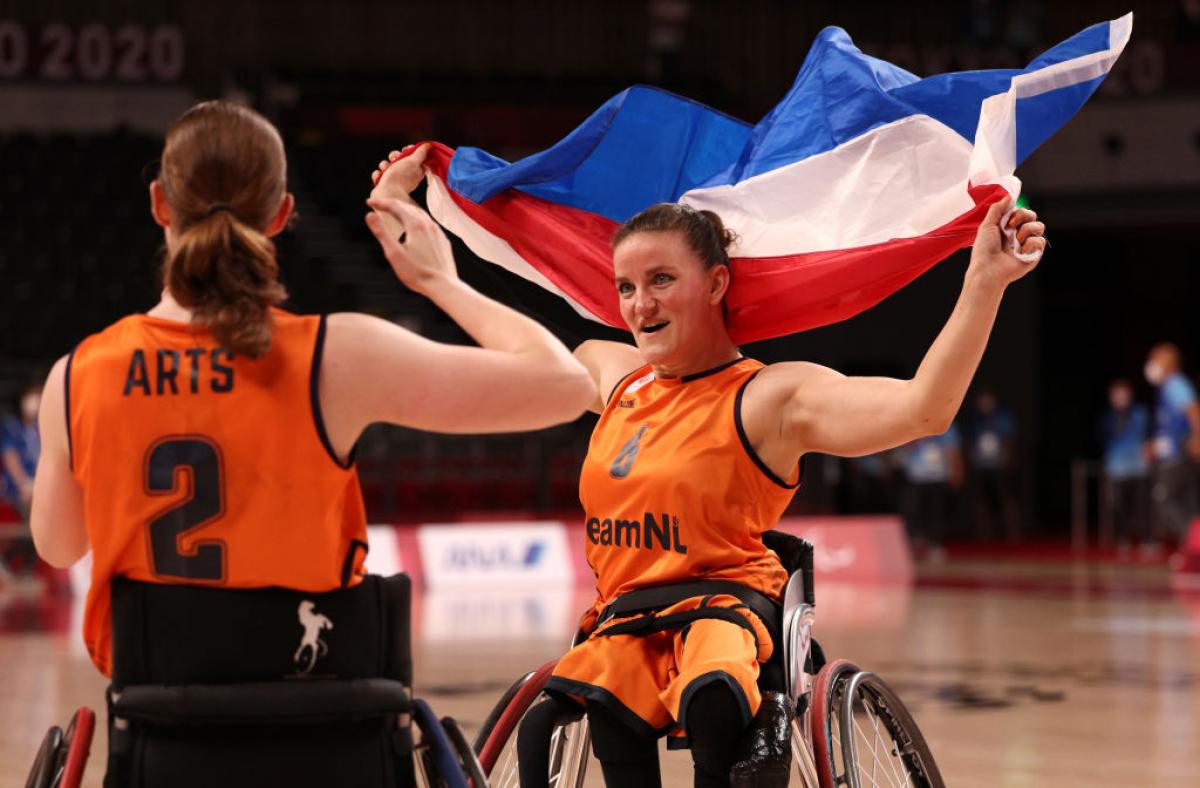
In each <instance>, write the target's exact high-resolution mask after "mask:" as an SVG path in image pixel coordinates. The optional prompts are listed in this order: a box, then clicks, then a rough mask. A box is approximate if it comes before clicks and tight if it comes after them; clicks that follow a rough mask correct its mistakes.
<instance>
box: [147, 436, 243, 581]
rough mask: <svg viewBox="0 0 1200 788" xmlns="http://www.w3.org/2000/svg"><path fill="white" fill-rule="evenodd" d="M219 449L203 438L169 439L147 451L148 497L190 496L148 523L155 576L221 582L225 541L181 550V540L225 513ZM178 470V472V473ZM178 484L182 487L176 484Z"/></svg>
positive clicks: (156, 443)
mask: <svg viewBox="0 0 1200 788" xmlns="http://www.w3.org/2000/svg"><path fill="white" fill-rule="evenodd" d="M222 466H223V463H222V462H221V450H220V449H219V448H218V447H217V445H216V444H215V443H213V442H212V440H210V439H209V438H206V437H204V436H203V435H172V436H170V437H167V438H161V439H159V440H157V441H155V442H154V443H153V444H152V445H151V446H150V448H149V449H148V450H147V451H146V459H145V476H144V483H145V487H146V494H147V495H171V494H178V493H179V492H180V490H181V489H187V487H188V480H189V479H190V481H191V489H190V491H189V492H190V493H191V494H190V495H188V496H187V497H185V498H183V499H182V500H180V501H177V502H175V503H173V504H171V506H170V507H168V508H166V509H164V510H163V511H161V512H159V513H158V514H157V515H155V516H154V518H153V519H152V520H151V521H150V523H149V526H148V527H149V529H150V559H151V563H152V567H151V568H152V569H153V571H154V574H156V575H158V576H159V577H170V578H178V579H181V580H207V581H210V582H211V581H216V582H221V581H223V580H224V579H225V543H224V542H223V541H221V540H219V539H213V540H207V541H200V542H196V543H195V544H193V546H192V547H191V549H190V550H188V551H187V552H184V551H183V550H182V547H181V545H180V538H181V537H182V536H183V535H184V534H187V533H190V532H193V531H196V530H199V529H201V528H203V527H204V526H206V525H210V524H212V523H213V522H214V521H216V520H217V519H219V518H220V517H221V515H223V514H224V513H225V478H224V468H223V467H222ZM180 469H183V470H184V471H185V472H184V473H183V474H179V473H177V471H178V470H180ZM180 481H182V484H181V483H180Z"/></svg>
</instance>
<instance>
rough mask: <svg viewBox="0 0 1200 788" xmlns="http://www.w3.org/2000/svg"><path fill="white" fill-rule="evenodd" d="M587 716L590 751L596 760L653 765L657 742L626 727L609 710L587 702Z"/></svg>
mask: <svg viewBox="0 0 1200 788" xmlns="http://www.w3.org/2000/svg"><path fill="white" fill-rule="evenodd" d="M587 716H588V726H589V730H590V733H591V737H592V752H593V753H595V755H596V759H597V760H599V761H601V762H608V763H640V762H646V761H654V762H657V760H658V743H657V742H656V741H655V740H654V739H653V738H652V737H650V736H644V735H642V734H641V733H640V732H638V731H636V730H634V729H633V728H632V727H631V726H629V725H627V724H626V723H625V722H624V721H623V720H621V718H620V717H618V716H617V715H616V714H614V713H613V712H612V710H610V709H608V708H607V707H605V706H604V705H602V704H600V703H589V704H588V707H587Z"/></svg>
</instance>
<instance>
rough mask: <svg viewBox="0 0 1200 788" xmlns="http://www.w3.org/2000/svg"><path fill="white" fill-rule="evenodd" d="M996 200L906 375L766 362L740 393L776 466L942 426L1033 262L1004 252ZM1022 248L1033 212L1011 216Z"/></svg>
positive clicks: (1031, 246)
mask: <svg viewBox="0 0 1200 788" xmlns="http://www.w3.org/2000/svg"><path fill="white" fill-rule="evenodd" d="M1010 204H1011V198H1006V199H1004V200H1002V201H1001V202H999V203H996V204H995V205H993V206H992V207H991V210H989V211H988V213H987V216H986V218H985V219H984V220H983V223H982V224H981V225H980V227H979V231H978V233H977V234H976V236H975V243H974V247H973V249H972V251H971V262H970V264H969V265H968V267H967V272H966V276H965V277H964V281H963V288H962V292H961V293H960V295H959V298H958V303H957V304H955V307H954V311H953V313H952V314H951V315H950V319H949V320H948V321H947V322H946V325H945V326H944V327H943V328H942V331H941V333H939V334H938V336H937V339H935V340H934V342H933V344H932V345H931V346H930V348H929V350H928V351H927V352H926V354H925V358H924V360H923V361H922V362H921V365H920V367H919V368H918V370H917V373H916V375H914V376H913V377H912V379H911V380H900V379H896V378H879V377H847V376H845V375H841V374H839V373H838V372H835V371H834V370H832V369H829V368H827V367H822V366H820V365H817V364H809V363H803V362H796V363H782V364H773V365H771V366H770V367H768V368H766V369H765V370H763V372H762V373H761V374H760V375H759V376H758V377H757V378H756V379H755V380H754V382H753V383H752V384H751V385H750V386H749V388H748V389H747V391H746V396H745V401H744V403H743V412H742V418H743V422H744V423H745V427H746V431H747V436H748V437H749V438H750V440H751V443H752V444H753V445H754V447H755V449H756V450H757V451H759V453H760V456H762V457H763V459H764V461H766V462H767V464H768V465H770V466H772V467H773V468H776V469H777V470H779V469H782V470H785V471H786V470H787V469H789V468H791V467H792V466H793V465H794V463H795V462H796V459H797V458H798V457H799V456H801V455H803V454H805V453H807V452H822V453H825V454H835V455H840V456H860V455H864V454H871V453H874V452H877V451H882V450H884V449H889V448H892V447H894V446H899V445H901V444H904V443H907V442H909V441H911V440H915V439H917V438H920V437H923V436H926V435H937V434H940V433H942V432H945V431H946V429H947V428H948V427H949V426H950V424H951V422H953V420H954V416H955V414H956V413H958V409H959V406H960V405H961V404H962V400H963V397H964V396H965V395H966V392H967V387H968V386H969V385H970V383H971V378H972V377H974V375H975V370H976V368H977V367H978V366H979V361H980V359H981V358H982V357H983V351H984V348H985V347H986V346H987V340H988V336H989V335H990V334H991V331H992V325H993V324H994V323H995V320H996V313H997V311H998V310H999V308H1000V301H1001V298H1002V297H1003V295H1004V291H1005V289H1006V288H1007V287H1008V285H1009V284H1011V283H1012V282H1015V281H1016V280H1018V279H1020V278H1021V277H1022V276H1024V275H1025V274H1027V273H1029V272H1030V271H1032V270H1033V269H1034V267H1036V265H1037V260H1035V261H1034V262H1024V261H1022V260H1019V259H1017V258H1016V256H1015V255H1014V254H1013V253H1012V252H1010V251H1008V250H1006V249H1005V247H1004V236H1003V233H1002V232H1001V226H1000V222H1001V218H1002V217H1003V216H1004V214H1005V213H1006V212H1007V211H1008V209H1009V206H1010ZM1008 224H1009V226H1010V227H1013V228H1016V230H1017V242H1018V245H1019V251H1020V252H1021V253H1022V254H1033V253H1037V254H1038V259H1040V255H1041V252H1042V251H1043V250H1044V249H1045V248H1046V239H1045V237H1044V233H1045V227H1044V226H1043V225H1042V223H1041V222H1039V221H1037V215H1036V214H1034V213H1033V211H1029V210H1026V209H1018V210H1016V211H1014V212H1013V214H1012V216H1011V217H1010V218H1009V221H1008Z"/></svg>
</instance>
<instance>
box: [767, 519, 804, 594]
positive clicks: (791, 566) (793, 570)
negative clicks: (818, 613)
mask: <svg viewBox="0 0 1200 788" xmlns="http://www.w3.org/2000/svg"><path fill="white" fill-rule="evenodd" d="M762 540H763V544H764V545H766V546H767V549H768V550H771V551H772V552H774V553H775V554H776V555H777V556H779V562H780V563H781V564H783V568H784V569H785V570H787V573H788V577H789V578H790V579H794V576H795V575H796V574H797V573H799V574H800V577H801V578H802V582H803V596H804V601H806V602H808V604H810V605H811V604H814V600H813V546H812V544H811V543H810V542H807V541H805V540H804V539H801V538H800V537H798V536H792V535H791V534H785V533H784V532H783V531H777V530H774V529H772V530H770V531H767V532H766V533H764V534H763V537H762Z"/></svg>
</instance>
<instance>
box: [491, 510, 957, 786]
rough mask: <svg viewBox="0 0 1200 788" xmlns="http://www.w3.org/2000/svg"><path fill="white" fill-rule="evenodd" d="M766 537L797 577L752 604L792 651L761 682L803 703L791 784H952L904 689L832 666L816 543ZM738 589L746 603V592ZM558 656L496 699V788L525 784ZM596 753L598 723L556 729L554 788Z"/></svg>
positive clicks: (663, 593) (688, 588) (682, 591)
mask: <svg viewBox="0 0 1200 788" xmlns="http://www.w3.org/2000/svg"><path fill="white" fill-rule="evenodd" d="M763 541H764V542H765V543H766V545H767V546H768V547H769V548H771V549H772V550H774V551H775V552H776V553H777V554H778V555H779V556H780V558H781V560H782V561H783V564H784V567H785V568H786V569H787V570H788V571H789V574H790V578H789V581H788V584H787V586H786V590H785V591H784V597H783V604H782V605H778V604H776V603H774V602H773V601H771V600H768V599H767V598H766V597H763V596H761V595H759V597H760V599H759V600H758V604H751V605H750V607H751V609H753V610H756V611H760V610H764V603H765V604H766V605H767V606H769V607H768V608H767V609H766V612H765V615H767V616H773V617H774V620H773V621H766V622H765V623H767V626H768V629H771V628H774V631H775V632H776V633H779V637H780V639H781V641H782V648H776V649H775V655H774V656H773V657H772V659H771V661H770V662H768V663H767V664H765V665H763V666H762V675H761V677H760V679H759V684H760V686H761V688H762V689H763V690H764V691H768V690H770V691H781V692H783V693H784V694H785V696H786V698H788V699H789V700H790V702H791V704H792V705H793V709H794V712H795V717H794V719H793V720H792V722H791V754H792V764H791V767H790V778H791V780H794V779H797V778H798V779H799V781H800V782H799V783H798V784H800V785H803V786H806V788H838V787H839V786H849V788H860V786H881V785H888V786H913V787H914V788H942V787H943V785H944V783H943V781H942V777H941V774H940V773H939V772H938V768H937V765H936V763H935V762H934V759H933V755H932V754H931V753H930V751H929V746H928V745H927V744H926V742H925V738H924V737H923V736H922V735H921V731H920V729H919V728H918V727H917V724H916V722H915V721H914V720H913V718H912V715H911V714H909V712H908V710H907V709H906V708H905V707H904V704H903V703H901V702H900V699H899V697H897V695H896V693H895V692H894V691H893V690H892V689H891V688H890V687H889V686H888V685H887V684H886V683H885V682H884V681H883V679H881V678H880V677H879V676H876V675H875V674H873V673H870V672H867V671H864V670H861V669H859V667H858V666H857V665H855V664H854V663H853V662H850V661H848V660H844V659H837V660H833V661H831V662H826V660H825V656H824V654H823V652H822V650H821V647H820V645H819V644H818V643H817V641H816V640H814V639H813V638H812V627H813V623H814V621H815V597H814V589H813V562H812V555H813V548H812V545H811V544H809V543H808V542H805V541H804V540H801V539H798V538H796V537H793V536H789V535H787V534H783V533H781V532H777V531H771V532H768V533H767V534H765V535H764V539H763ZM694 586H696V584H684V585H683V586H682V587H681V588H679V589H678V593H676V594H675V595H674V597H672V594H671V589H672V587H669V586H668V587H661V588H659V589H655V590H652V591H651V593H650V594H649V595H648V596H647V597H646V598H647V599H655V600H657V601H658V602H659V603H660V604H659V605H658V606H659V607H665V606H667V604H669V603H670V601H671V600H672V598H674V599H675V600H678V599H679V598H683V597H686V596H692V595H694V594H693V593H692V591H694V590H695V588H694ZM642 591H643V590H639V591H635V592H633V594H640V593H641V592H642ZM737 593H738V595H739V596H742V597H743V599H745V596H746V595H745V589H742V590H740V591H738V592H737ZM630 596H632V594H631V595H630ZM622 599H624V597H622ZM634 608H636V609H637V610H638V611H639V612H640V611H645V610H646V609H647V606H645V605H640V604H636V603H635V604H633V605H626V606H625V609H624V610H622V611H621V612H622V613H627V612H632V609H634ZM772 608H773V610H772ZM651 610H652V608H651ZM760 615H763V614H760ZM582 637H584V635H583V634H582V633H580V634H577V635H576V638H575V642H579V640H580V639H581V638H582ZM572 645H574V643H572ZM556 662H557V661H552V662H549V663H547V664H545V665H543V666H541V667H540V668H538V669H537V670H535V671H532V672H530V673H527V674H526V675H524V676H522V677H521V678H519V679H517V681H516V682H514V683H513V685H512V686H511V687H509V689H508V691H507V692H505V693H504V695H503V696H502V697H501V698H500V700H499V702H497V703H496V705H495V707H494V708H493V709H492V711H491V713H490V714H489V715H488V717H487V719H486V721H485V722H484V725H483V728H482V729H481V730H480V732H479V735H478V736H477V737H476V739H475V743H474V746H475V751H476V752H477V753H478V755H479V761H480V764H481V765H482V767H483V770H484V772H485V773H486V774H487V775H488V778H489V780H490V785H491V786H493V788H515V786H517V785H518V764H519V760H518V757H519V756H518V751H517V746H516V740H517V736H516V733H517V730H518V729H519V727H520V725H521V722H522V719H523V718H524V716H525V714H526V712H528V710H529V709H530V708H531V707H532V706H533V704H534V702H535V700H537V698H538V697H539V695H541V693H542V689H543V687H544V686H545V685H546V682H547V680H548V679H549V678H550V675H551V674H552V673H553V671H554V666H555V664H556ZM589 750H590V740H589V736H588V721H587V717H586V716H584V715H583V714H582V712H580V713H578V714H576V715H574V717H573V719H569V720H567V721H565V722H563V723H562V724H560V725H557V726H556V727H554V729H553V732H552V733H551V738H550V759H549V768H550V772H549V775H548V776H549V784H550V785H551V786H553V787H554V788H581V786H582V785H583V781H584V776H585V773H586V771H587V766H588V753H589ZM791 780H789V782H790V781H791ZM756 784H761V783H756Z"/></svg>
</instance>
